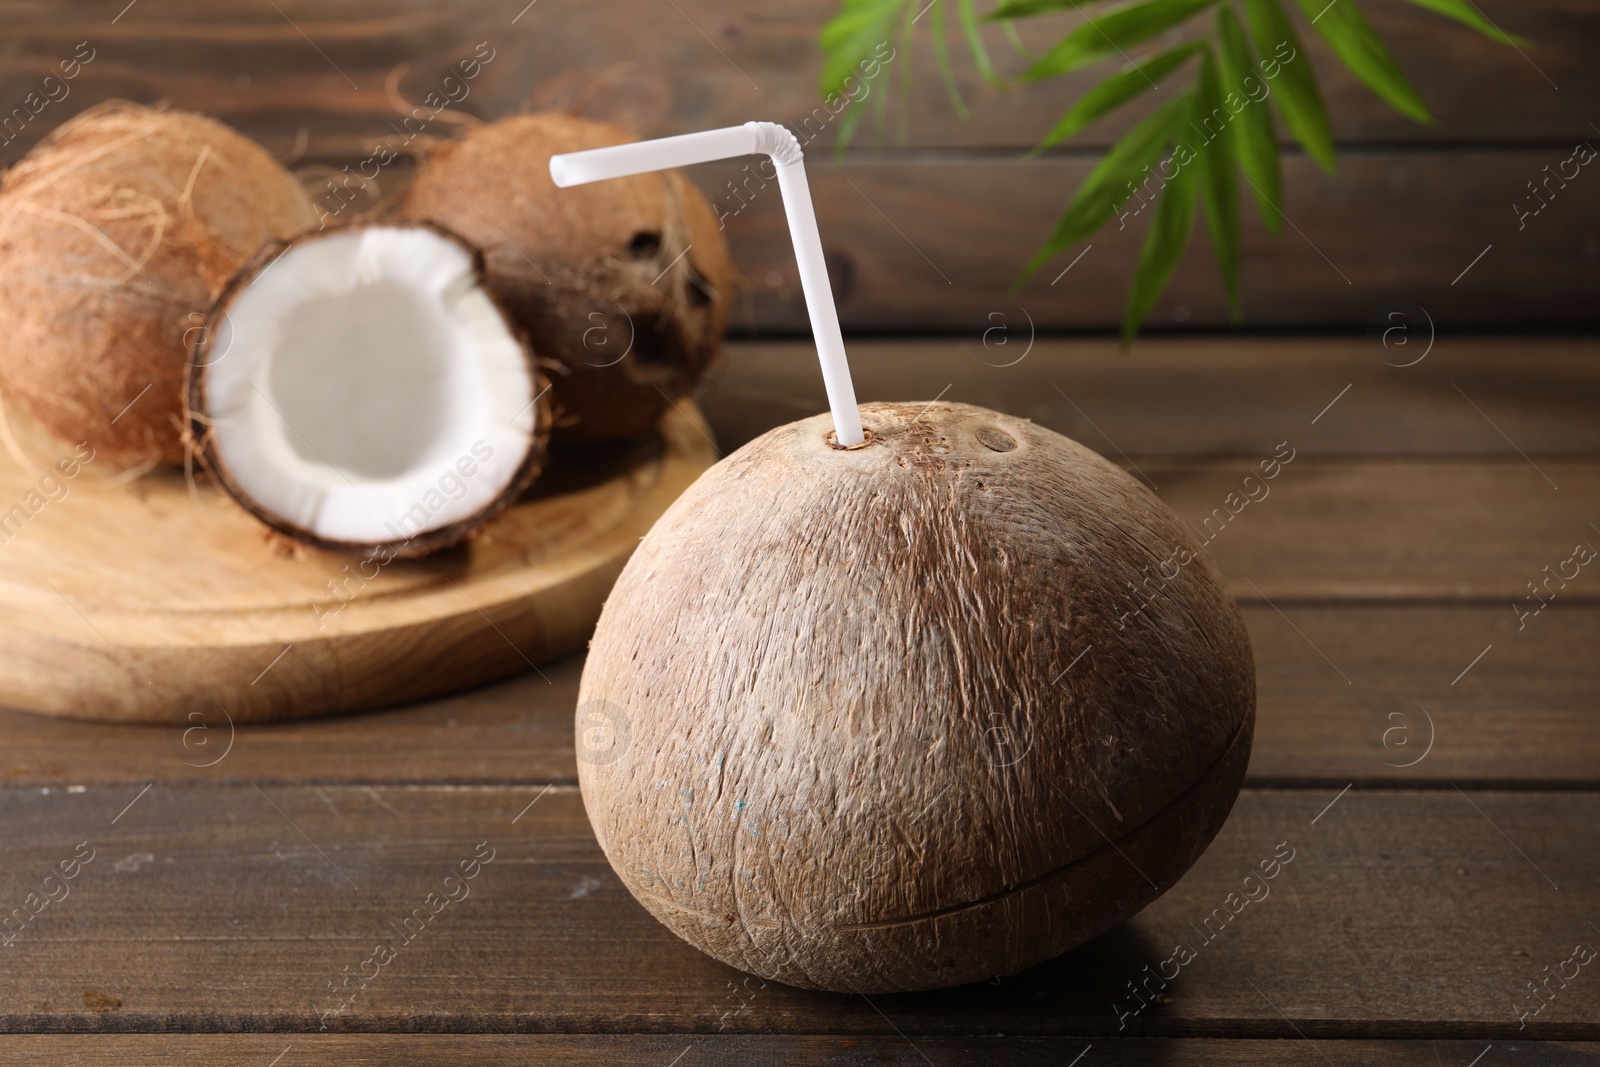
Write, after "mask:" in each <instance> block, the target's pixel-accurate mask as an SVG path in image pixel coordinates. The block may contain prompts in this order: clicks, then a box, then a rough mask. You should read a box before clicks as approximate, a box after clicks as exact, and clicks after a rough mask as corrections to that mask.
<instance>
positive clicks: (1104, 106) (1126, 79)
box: [1034, 41, 1205, 152]
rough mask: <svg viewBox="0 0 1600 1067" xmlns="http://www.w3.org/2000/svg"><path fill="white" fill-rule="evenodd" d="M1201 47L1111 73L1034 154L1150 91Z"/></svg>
mask: <svg viewBox="0 0 1600 1067" xmlns="http://www.w3.org/2000/svg"><path fill="white" fill-rule="evenodd" d="M1204 47H1205V44H1204V43H1203V42H1199V41H1196V42H1195V43H1193V44H1184V45H1179V46H1178V47H1177V48H1169V49H1168V50H1167V51H1165V52H1158V53H1156V54H1155V55H1154V56H1151V57H1150V58H1149V59H1147V60H1145V61H1144V62H1143V63H1140V64H1139V65H1138V66H1134V67H1129V68H1128V69H1127V70H1124V71H1119V72H1117V73H1116V74H1113V75H1112V76H1111V77H1109V78H1107V79H1106V80H1105V81H1103V82H1101V83H1100V84H1099V85H1096V86H1095V87H1094V88H1093V89H1090V90H1089V91H1088V92H1086V93H1084V94H1083V95H1082V96H1081V97H1079V98H1078V102H1077V103H1076V104H1074V105H1073V106H1072V110H1071V111H1068V112H1067V113H1066V114H1065V115H1063V116H1062V118H1061V121H1060V122H1058V123H1056V124H1055V127H1054V128H1053V129H1052V130H1051V131H1050V132H1049V133H1048V134H1046V135H1045V138H1044V140H1043V141H1040V142H1039V147H1038V148H1036V149H1034V151H1035V152H1040V151H1043V150H1044V149H1046V148H1049V147H1050V146H1051V145H1053V144H1057V143H1059V142H1061V141H1064V140H1066V139H1067V138H1068V137H1071V136H1072V135H1073V134H1075V133H1077V132H1078V131H1079V130H1081V129H1083V128H1084V127H1085V126H1087V125H1089V124H1090V123H1091V122H1093V121H1094V120H1096V119H1098V118H1100V117H1102V116H1104V115H1106V114H1108V113H1109V112H1111V111H1114V110H1116V109H1117V108H1119V107H1121V106H1122V105H1123V104H1126V103H1127V102H1128V101H1129V100H1132V99H1133V98H1134V97H1136V96H1138V95H1139V94H1140V93H1142V92H1144V91H1145V90H1146V89H1150V88H1154V87H1155V84H1156V82H1157V81H1158V80H1159V79H1161V78H1165V77H1166V76H1167V75H1168V74H1171V73H1172V72H1173V71H1175V70H1177V69H1178V68H1179V67H1181V66H1182V65H1183V63H1184V61H1185V60H1187V59H1188V58H1189V57H1190V56H1192V55H1194V54H1195V53H1196V52H1198V51H1200V50H1201V49H1202V48H1204Z"/></svg>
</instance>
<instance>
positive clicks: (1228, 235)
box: [1195, 49, 1242, 322]
mask: <svg viewBox="0 0 1600 1067" xmlns="http://www.w3.org/2000/svg"><path fill="white" fill-rule="evenodd" d="M1226 106H1227V105H1226V103H1225V101H1224V93H1223V91H1222V79H1221V76H1220V75H1219V74H1218V70H1217V60H1216V57H1215V56H1214V55H1212V53H1211V51H1210V50H1209V49H1207V50H1206V54H1205V58H1204V59H1202V60H1201V61H1200V78H1199V86H1198V95H1197V96H1196V97H1195V110H1196V111H1197V112H1198V113H1200V114H1202V115H1204V114H1206V113H1208V112H1211V111H1212V110H1214V109H1215V108H1218V107H1226ZM1241 114H1242V113H1241ZM1240 132H1241V131H1240V130H1239V128H1238V127H1237V125H1232V126H1228V127H1226V128H1225V129H1224V130H1223V131H1222V136H1221V141H1222V143H1220V144H1215V145H1208V146H1202V147H1201V149H1200V202H1201V204H1202V205H1203V206H1204V208H1205V214H1206V230H1207V231H1208V232H1209V233H1210V234H1211V247H1212V250H1213V251H1214V252H1215V253H1216V256H1217V267H1218V268H1219V269H1220V270H1221V271H1222V288H1223V290H1224V291H1225V292H1226V293H1227V294H1228V311H1229V314H1230V315H1231V316H1232V318H1233V321H1235V322H1237V321H1239V174H1238V171H1237V170H1236V169H1235V156H1236V151H1235V149H1234V142H1235V141H1237V140H1238V139H1239V135H1240Z"/></svg>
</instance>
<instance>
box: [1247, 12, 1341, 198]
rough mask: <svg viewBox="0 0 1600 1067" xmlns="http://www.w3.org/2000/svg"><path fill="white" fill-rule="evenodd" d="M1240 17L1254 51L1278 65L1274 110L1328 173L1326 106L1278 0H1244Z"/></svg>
mask: <svg viewBox="0 0 1600 1067" xmlns="http://www.w3.org/2000/svg"><path fill="white" fill-rule="evenodd" d="M1244 16H1245V21H1246V22H1248V23H1249V25H1250V37H1251V39H1252V40H1253V41H1254V42H1255V46H1256V54H1257V55H1259V56H1261V57H1262V62H1275V63H1277V64H1279V67H1278V77H1277V79H1276V82H1277V85H1276V89H1277V92H1275V93H1274V94H1273V97H1274V99H1276V100H1277V101H1278V113H1279V114H1281V115H1282V116H1283V121H1284V122H1286V123H1288V125H1289V132H1290V133H1293V134H1294V136H1295V140H1297V141H1299V142H1300V143H1301V144H1303V145H1305V147H1306V151H1307V152H1309V153H1310V154H1311V158H1312V159H1314V160H1316V161H1317V164H1318V165H1319V166H1321V167H1322V169H1323V170H1324V171H1327V172H1328V173H1329V174H1332V173H1333V130H1332V128H1331V127H1330V126H1329V125H1328V109H1327V108H1326V107H1324V106H1323V104H1322V91H1321V90H1320V89H1318V88H1317V75H1316V72H1315V71H1313V70H1312V69H1311V61H1310V60H1309V59H1307V58H1306V56H1305V54H1304V51H1305V50H1304V49H1303V48H1302V47H1301V45H1300V38H1299V36H1298V35H1296V33H1295V32H1294V26H1292V25H1291V24H1290V22H1289V16H1288V15H1287V14H1286V13H1285V12H1284V10H1283V8H1281V7H1279V6H1278V0H1244ZM1285 50H1287V51H1285ZM1268 57H1271V59H1270V60H1269V59H1268Z"/></svg>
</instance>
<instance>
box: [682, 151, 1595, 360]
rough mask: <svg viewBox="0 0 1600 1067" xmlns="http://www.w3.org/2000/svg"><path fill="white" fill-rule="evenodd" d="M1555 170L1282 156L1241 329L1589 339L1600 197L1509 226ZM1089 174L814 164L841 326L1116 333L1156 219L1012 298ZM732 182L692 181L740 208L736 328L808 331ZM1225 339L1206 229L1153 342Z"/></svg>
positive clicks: (1502, 157) (1154, 319)
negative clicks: (1428, 321) (1419, 310)
mask: <svg viewBox="0 0 1600 1067" xmlns="http://www.w3.org/2000/svg"><path fill="white" fill-rule="evenodd" d="M1597 143H1600V142H1597ZM1562 158H1565V156H1564V154H1557V153H1553V152H1551V151H1548V150H1515V151H1513V150H1505V151H1497V152H1488V151H1463V152H1460V153H1455V152H1450V153H1429V152H1416V151H1402V150H1393V151H1382V152H1374V153H1366V154H1360V155H1352V156H1350V157H1349V158H1347V159H1345V160H1343V161H1342V162H1341V163H1340V167H1339V174H1338V177H1337V179H1333V180H1330V179H1328V178H1326V177H1324V176H1322V175H1321V173H1320V172H1319V171H1317V169H1316V167H1315V165H1314V164H1313V163H1312V162H1311V161H1310V160H1309V159H1306V158H1304V157H1290V158H1287V159H1285V160H1284V166H1283V174H1284V189H1285V193H1284V198H1283V200H1282V201H1281V204H1280V206H1281V207H1282V208H1283V210H1284V212H1286V214H1287V217H1288V218H1289V219H1290V220H1291V222H1292V223H1293V225H1290V226H1285V227H1284V228H1283V234H1282V235H1281V236H1273V235H1271V234H1269V233H1267V232H1266V230H1265V229H1264V228H1263V227H1262V226H1261V224H1260V221H1259V219H1258V218H1257V217H1256V215H1255V213H1254V212H1251V213H1250V214H1249V215H1248V217H1247V218H1246V219H1245V222H1244V225H1243V231H1242V236H1241V241H1242V245H1241V247H1242V253H1241V255H1242V263H1243V266H1242V285H1243V305H1244V319H1243V321H1244V324H1245V325H1247V326H1250V327H1256V328H1261V327H1279V328H1285V329H1296V330H1305V329H1310V328H1315V327H1321V326H1328V327H1335V326H1336V327H1339V328H1343V329H1365V328H1366V327H1367V326H1368V324H1369V323H1372V322H1374V321H1381V320H1382V319H1383V317H1384V316H1385V315H1386V314H1387V313H1388V312H1390V311H1394V310H1396V309H1397V308H1399V307H1400V306H1401V305H1402V304H1407V305H1409V304H1416V305H1420V306H1421V307H1423V308H1425V309H1427V311H1428V313H1429V314H1430V315H1431V316H1432V319H1433V321H1434V322H1435V323H1437V324H1438V325H1439V326H1440V328H1447V329H1449V330H1451V331H1458V330H1462V329H1466V328H1468V327H1481V326H1490V325H1510V324H1525V325H1532V324H1538V327H1539V328H1540V329H1559V328H1574V327H1579V326H1592V325H1593V324H1594V323H1595V322H1596V321H1597V320H1596V315H1597V314H1600V303H1597V302H1596V301H1595V300H1594V299H1593V294H1594V293H1595V291H1596V290H1597V289H1600V256H1597V255H1596V254H1595V253H1594V247H1595V246H1594V244H1593V242H1594V237H1593V235H1594V234H1595V232H1596V230H1597V228H1600V197H1595V196H1590V195H1578V194H1579V190H1578V189H1577V188H1576V187H1574V188H1571V189H1568V190H1566V191H1565V192H1561V193H1559V194H1558V197H1557V198H1556V199H1553V200H1552V201H1551V202H1550V204H1549V206H1548V207H1547V208H1546V209H1545V210H1544V211H1543V213H1542V214H1540V215H1539V216H1536V217H1532V218H1528V219H1525V220H1523V225H1522V228H1521V229H1520V230H1519V221H1518V216H1517V214H1516V212H1515V211H1513V210H1512V202H1513V201H1514V200H1515V199H1516V198H1517V195H1518V191H1519V190H1523V188H1524V184H1525V183H1526V182H1528V181H1531V180H1533V179H1534V178H1535V177H1536V176H1538V175H1540V173H1541V168H1542V167H1544V166H1545V165H1547V164H1548V165H1550V166H1552V167H1553V166H1555V165H1556V164H1557V163H1558V162H1560V160H1561V159H1562ZM1093 165H1094V160H1093V159H1092V158H1091V159H1085V158H1053V157H1046V158H1039V159H1034V160H1024V161H1019V160H1009V159H992V158H974V157H963V158H955V159H951V158H945V157H939V156H928V157H925V158H921V159H917V160H901V159H890V160H884V161H881V162H848V163H846V164H843V165H837V166H827V165H819V166H817V167H815V168H814V170H813V172H812V177H811V189H812V193H813V195H814V197H815V198H816V202H817V214H818V218H819V224H820V226H821V228H822V240H823V244H824V247H825V249H826V250H827V252H828V255H829V257H830V271H831V274H832V279H833V283H834V289H835V293H836V295H837V297H838V304H839V314H840V318H841V321H842V322H843V324H844V327H845V329H847V330H857V331H878V332H890V333H893V332H900V333H919V334H929V333H936V332H959V333H964V334H966V335H968V336H973V337H976V336H981V335H982V333H983V331H984V330H985V329H987V328H988V327H990V326H992V325H993V324H994V322H995V320H994V319H993V318H991V317H990V316H992V315H995V314H997V313H998V314H1000V315H1002V316H1005V317H1006V318H1007V319H1008V320H1009V321H1011V322H1013V323H1020V322H1023V321H1024V320H1025V317H1026V318H1031V320H1032V322H1033V323H1034V325H1035V327H1036V328H1037V329H1040V330H1052V329H1083V328H1107V327H1111V326H1115V325H1117V324H1119V323H1120V321H1121V317H1122V308H1123V306H1124V304H1125V302H1126V294H1127V287H1128V281H1129V278H1130V277H1131V276H1132V273H1133V268H1134V264H1135V263H1136V262H1137V259H1138V254H1139V250H1140V248H1141V247H1142V242H1143V239H1144V225H1143V223H1144V220H1145V219H1146V218H1147V217H1148V216H1149V215H1150V214H1151V212H1150V211H1143V212H1142V213H1141V214H1140V215H1138V216H1136V217H1132V218H1130V219H1129V220H1128V221H1127V225H1126V227H1125V228H1120V229H1119V223H1118V222H1117V221H1112V222H1111V223H1109V224H1108V225H1107V226H1106V227H1105V228H1104V229H1102V230H1101V231H1100V232H1099V233H1097V234H1095V235H1094V236H1092V237H1091V238H1090V239H1089V241H1088V242H1086V243H1085V244H1084V245H1082V246H1075V247H1074V248H1072V249H1069V250H1068V251H1067V253H1066V254H1064V255H1063V256H1061V257H1059V258H1058V259H1056V260H1054V261H1053V262H1052V263H1051V264H1050V265H1048V266H1046V267H1045V268H1043V269H1041V270H1040V272H1039V273H1038V274H1037V275H1035V276H1034V278H1033V279H1031V280H1030V281H1029V282H1028V283H1027V284H1026V285H1025V286H1024V287H1023V288H1022V290H1021V291H1020V293H1019V294H1018V295H1015V296H1014V295H1012V294H1011V286H1012V285H1013V283H1014V282H1015V281H1016V280H1017V277H1018V274H1019V272H1020V271H1021V269H1022V266H1023V264H1024V263H1025V262H1026V261H1027V260H1028V258H1029V257H1030V256H1031V255H1032V254H1033V252H1034V251H1035V250H1036V249H1037V248H1038V247H1039V245H1040V244H1041V243H1042V242H1043V240H1044V236H1045V235H1046V234H1047V233H1048V232H1049V230H1050V228H1051V226H1052V225H1053V224H1054V222H1055V219H1056V217H1057V215H1058V214H1059V213H1060V212H1061V210H1062V209H1063V207H1065V205H1066V202H1067V200H1068V198H1069V197H1070V195H1071V190H1072V189H1074V188H1075V187H1076V186H1077V185H1078V183H1079V182H1080V181H1081V180H1082V179H1083V177H1084V176H1085V175H1086V174H1087V173H1088V171H1089V169H1090V168H1091V167H1092V166H1093ZM736 177H738V170H737V168H736V167H733V166H731V165H728V166H724V165H713V166H707V167H705V168H702V169H701V170H699V171H697V173H696V175H695V179H696V181H697V182H699V183H700V185H701V187H702V188H703V189H705V190H707V192H708V194H709V195H711V196H712V198H713V201H714V202H715V203H716V204H717V205H718V209H719V211H720V212H722V213H724V214H726V213H729V212H734V211H737V214H736V215H733V217H731V218H727V219H726V226H727V230H728V235H729V238H730V241H731V244H732V249H733V256H734V262H735V263H737V264H738V265H739V268H740V269H741V270H742V271H743V272H744V275H745V277H746V279H747V285H746V288H745V290H744V291H743V292H742V293H740V294H739V295H738V297H737V299H736V302H735V305H734V308H733V316H732V324H733V328H734V329H735V330H736V331H739V330H746V331H749V330H766V331H772V330H789V331H793V332H796V333H805V332H806V326H805V313H804V308H803V305H802V303H801V299H800V290H799V286H798V282H797V276H796V275H795V273H794V270H795V268H794V257H793V253H792V251H791V250H790V246H789V237H788V231H787V228H786V223H785V221H784V218H783V214H782V211H781V208H780V205H779V203H778V198H777V196H776V195H775V190H774V189H773V188H772V187H771V185H770V184H769V185H768V187H767V188H766V189H760V188H759V186H758V185H756V184H754V183H752V184H751V185H750V186H749V190H748V192H745V193H740V194H736V193H734V192H731V191H729V190H728V188H727V184H726V183H727V182H728V181H730V180H732V179H733V178H736ZM741 205H743V206H741ZM1137 206H1138V202H1137V201H1135V202H1134V203H1133V204H1130V205H1128V207H1127V208H1126V210H1129V211H1132V210H1133V209H1134V208H1135V207H1137ZM1199 229H1201V230H1203V229H1204V227H1200V228H1199ZM1490 245H1492V246H1493V248H1492V249H1491V248H1489V246H1490ZM1486 250H1487V251H1486ZM1080 253H1082V254H1083V259H1082V260H1081V261H1077V262H1076V265H1074V260H1075V258H1076V257H1077V256H1078V255H1079V254H1080ZM1480 254H1481V255H1482V258H1481V259H1479V256H1480ZM1069 267H1070V268H1071V269H1070V270H1068V268H1069ZM1469 268H1470V269H1469ZM1228 325H1229V318H1228V310H1227V306H1226V303H1225V301H1224V298H1223V292H1222V286H1221V284H1220V282H1219V281H1218V277H1217V269H1216V266H1215V263H1214V262H1213V257H1212V253H1211V250H1210V249H1209V247H1208V246H1207V238H1205V237H1204V235H1203V234H1200V233H1198V232H1197V234H1196V239H1195V240H1194V241H1193V242H1192V243H1191V245H1190V247H1189V249H1188V251H1187V252H1186V253H1185V255H1184V257H1183V260H1182V262H1181V264H1180V265H1179V267H1178V268H1177V272H1176V273H1175V274H1174V276H1173V281H1172V284H1171V286H1170V288H1169V289H1168V290H1167V292H1166V293H1165V295H1164V296H1163V297H1162V298H1161V300H1160V301H1158V302H1157V304H1156V307H1155V309H1154V311H1153V312H1152V313H1151V316H1150V318H1149V326H1150V328H1151V329H1152V330H1161V329H1172V328H1180V327H1181V328H1184V329H1194V328H1196V327H1226V326H1228Z"/></svg>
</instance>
